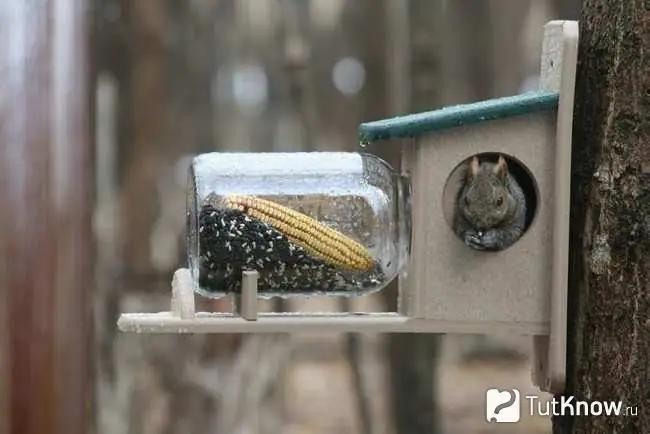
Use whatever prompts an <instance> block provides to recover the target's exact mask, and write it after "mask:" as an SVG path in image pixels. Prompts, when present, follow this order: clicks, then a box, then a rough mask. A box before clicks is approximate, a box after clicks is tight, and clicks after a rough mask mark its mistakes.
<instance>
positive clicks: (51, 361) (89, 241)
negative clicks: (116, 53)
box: [0, 0, 94, 434]
mask: <svg viewBox="0 0 650 434" xmlns="http://www.w3.org/2000/svg"><path fill="white" fill-rule="evenodd" d="M88 11H89V8H88V3H87V2H86V1H84V0H46V1H20V2H2V3H0V44H1V45H2V47H3V49H2V50H0V83H2V84H1V85H0V143H1V145H0V180H1V182H0V203H1V204H2V205H1V207H2V213H1V214H2V218H1V219H0V261H2V265H1V266H0V291H1V292H2V300H1V301H0V302H1V303H2V304H3V309H2V311H3V312H0V314H2V313H4V315H2V316H1V317H0V320H1V321H2V324H0V327H1V328H2V332H1V334H2V336H1V339H0V345H1V346H0V353H1V354H2V356H1V358H2V360H0V370H1V371H2V372H0V376H1V377H3V378H2V380H0V432H2V433H11V434H18V433H20V434H36V433H54V434H59V433H61V434H62V433H66V434H86V433H89V432H93V428H92V413H93V409H94V399H93V398H94V397H93V394H92V384H93V383H92V379H91V373H92V368H91V361H92V360H91V356H92V351H91V346H90V342H91V336H92V329H93V327H92V317H91V309H90V306H91V303H90V301H91V298H90V292H91V290H92V285H93V257H94V255H93V251H94V245H93V231H92V225H91V224H92V210H93V199H94V191H93V187H94V173H93V171H94V164H93V149H92V141H91V135H90V130H91V129H92V125H93V119H92V117H91V116H90V115H89V113H90V107H91V102H92V100H93V98H92V96H91V93H90V92H89V87H90V86H89V82H88V77H89V75H90V69H91V62H90V60H91V59H90V56H89V53H90V50H89V48H90V47H89V45H88V41H89V34H88V32H89V29H90V24H91V23H92V20H91V19H90V17H89V15H88ZM9 261H10V262H9ZM3 396H4V399H3V398H2V397H3ZM7 398H8V399H7ZM2 407H4V408H2Z"/></svg>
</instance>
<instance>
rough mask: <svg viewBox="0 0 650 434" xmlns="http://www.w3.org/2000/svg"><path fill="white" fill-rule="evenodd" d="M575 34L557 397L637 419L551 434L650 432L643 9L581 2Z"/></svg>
mask: <svg viewBox="0 0 650 434" xmlns="http://www.w3.org/2000/svg"><path fill="white" fill-rule="evenodd" d="M580 32H581V33H580V45H579V63H578V74H577V76H578V79H577V83H576V103H575V112H574V118H575V121H574V136H573V137H574V140H573V158H572V160H573V161H572V164H573V174H572V204H571V234H570V243H571V244H570V245H571V252H570V266H569V267H570V269H569V282H570V283H569V285H570V289H571V290H570V292H569V294H570V295H569V317H568V318H569V324H568V338H569V339H568V348H567V351H568V357H567V376H568V377H567V389H566V391H565V393H566V395H565V396H566V397H570V396H575V399H579V400H585V401H588V402H592V401H601V400H614V401H619V400H620V401H622V402H623V407H622V410H623V412H625V410H626V406H632V407H636V409H637V411H638V415H636V416H627V417H626V416H616V415H605V414H603V415H599V416H589V417H584V416H574V417H570V416H566V415H565V416H562V417H556V418H554V421H553V428H554V429H553V431H554V433H592V434H594V433H610V432H630V433H631V432H634V433H644V432H650V381H649V377H650V364H648V360H650V295H649V294H650V75H649V74H648V71H650V54H649V52H650V3H649V2H647V1H646V2H636V1H628V0H616V1H612V0H609V1H607V0H585V2H584V4H583V10H582V20H581V22H580ZM556 398H557V399H559V397H556Z"/></svg>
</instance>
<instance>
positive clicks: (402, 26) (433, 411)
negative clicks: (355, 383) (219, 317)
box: [373, 0, 441, 434]
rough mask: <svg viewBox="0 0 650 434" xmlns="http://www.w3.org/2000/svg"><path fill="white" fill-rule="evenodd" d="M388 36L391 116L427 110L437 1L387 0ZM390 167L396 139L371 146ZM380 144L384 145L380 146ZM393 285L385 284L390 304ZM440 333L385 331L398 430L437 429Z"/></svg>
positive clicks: (414, 433) (432, 93)
mask: <svg viewBox="0 0 650 434" xmlns="http://www.w3.org/2000/svg"><path fill="white" fill-rule="evenodd" d="M385 7H387V8H388V9H387V16H388V19H389V20H390V21H389V22H388V25H389V29H390V32H391V33H390V37H389V41H390V42H389V44H388V50H389V52H388V60H389V63H388V70H387V71H388V76H389V77H388V78H389V82H390V91H389V103H390V108H391V112H392V113H391V115H402V114H405V113H407V112H416V111H422V110H431V109H433V108H436V107H437V106H438V105H439V103H440V91H441V88H440V86H438V85H436V83H437V82H438V81H439V77H440V68H439V57H440V48H441V47H440V42H439V41H440V37H439V36H440V35H439V32H440V27H441V25H440V24H441V23H440V19H439V17H440V16H441V13H440V12H441V3H440V2H438V1H436V2H431V1H430V0H418V1H413V2H408V3H406V4H400V3H399V2H393V0H387V1H386V6H385ZM373 146H375V147H376V148H377V150H380V152H378V154H379V155H381V156H382V157H383V158H385V159H386V160H387V161H388V162H389V163H391V164H392V165H393V167H400V161H399V149H400V148H399V144H398V143H394V142H393V143H390V144H386V145H385V147H382V146H381V145H379V144H377V145H373ZM382 148H383V149H382ZM396 286H397V285H396V284H391V285H390V286H389V287H388V288H386V289H384V291H383V295H384V297H385V301H386V303H387V305H389V306H388V307H389V308H391V309H395V308H396V307H397V306H395V305H391V304H392V303H391V302H392V301H393V300H394V296H395V292H396V291H397V288H396ZM439 347H440V336H439V335H434V334H400V333H393V334H389V335H388V339H387V353H388V354H387V355H388V371H389V382H390V390H391V395H390V404H391V409H392V417H393V419H394V421H393V424H394V426H395V432H396V433H398V434H421V433H430V434H436V433H439V432H441V429H440V414H439V411H438V405H437V402H436V375H437V369H436V365H437V360H436V359H437V357H438V353H439Z"/></svg>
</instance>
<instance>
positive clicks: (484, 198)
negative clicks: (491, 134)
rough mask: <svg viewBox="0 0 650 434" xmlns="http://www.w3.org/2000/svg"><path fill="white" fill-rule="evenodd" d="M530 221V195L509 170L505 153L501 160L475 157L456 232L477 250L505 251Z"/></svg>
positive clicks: (467, 176)
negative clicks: (528, 202) (528, 211)
mask: <svg viewBox="0 0 650 434" xmlns="http://www.w3.org/2000/svg"><path fill="white" fill-rule="evenodd" d="M525 224H526V196H525V194H524V192H523V190H522V189H521V187H520V186H519V184H518V183H517V181H516V180H515V178H514V177H513V176H512V175H511V174H510V172H509V171H508V165H507V163H506V160H505V159H504V158H503V156H502V155H499V160H498V162H497V163H491V162H483V163H480V164H479V159H478V157H477V156H474V157H473V158H472V160H471V162H470V163H469V164H468V167H467V168H466V173H465V177H464V180H463V184H462V185H461V188H460V191H459V194H458V196H457V199H456V207H455V216H454V231H455V232H456V234H457V235H458V236H459V237H460V239H461V240H463V241H464V243H465V244H466V245H468V246H469V247H472V248H474V249H477V250H484V251H497V250H503V249H505V248H506V247H508V246H510V245H512V244H513V243H514V242H515V241H517V240H518V239H519V238H520V237H521V236H522V235H523V232H524V227H525Z"/></svg>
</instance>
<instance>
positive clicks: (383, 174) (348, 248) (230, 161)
mask: <svg viewBox="0 0 650 434" xmlns="http://www.w3.org/2000/svg"><path fill="white" fill-rule="evenodd" d="M410 193H411V185H410V181H409V179H408V178H407V177H405V176H402V175H400V174H398V173H396V172H395V171H394V170H393V169H392V168H391V167H390V166H389V165H388V164H387V163H386V162H385V161H383V160H382V159H380V158H378V157H377V156H375V155H372V154H366V153H357V152H290V153H239V152H235V153H221V152H214V153H207V154H201V155H198V156H196V157H195V158H194V160H193V162H192V164H191V167H190V170H189V180H188V196H187V217H188V221H187V239H188V249H187V252H188V262H189V268H190V271H191V274H192V279H193V282H194V289H195V291H196V292H197V293H199V294H201V295H202V296H204V297H209V298H220V297H223V296H226V295H228V294H232V293H239V292H240V290H241V276H242V271H244V270H256V271H258V272H259V279H258V295H259V297H260V298H271V297H295V296H300V295H302V296H358V295H365V294H369V293H372V292H375V291H378V290H380V289H382V288H384V287H385V286H386V285H387V284H388V283H390V282H391V281H392V280H393V279H394V278H395V277H396V276H397V275H398V274H399V272H400V271H401V270H402V268H403V267H404V266H405V264H406V262H407V259H408V255H409V252H410V246H411V234H410V232H411V231H410V226H411V211H410Z"/></svg>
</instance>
